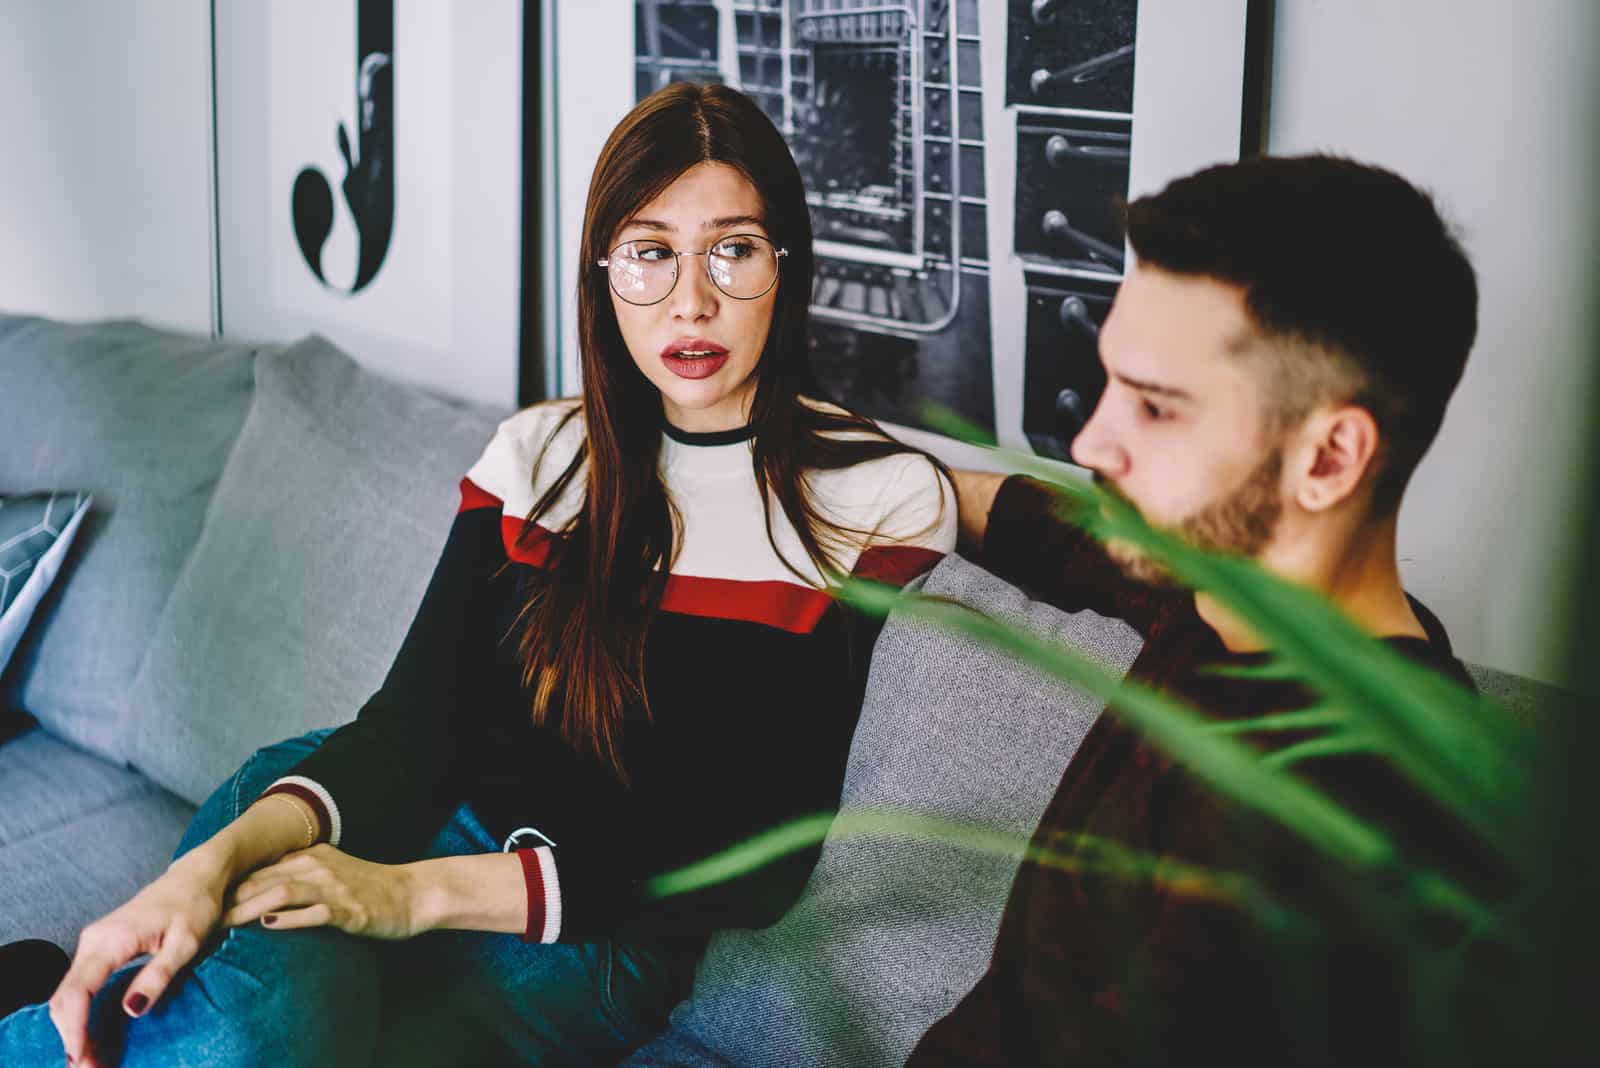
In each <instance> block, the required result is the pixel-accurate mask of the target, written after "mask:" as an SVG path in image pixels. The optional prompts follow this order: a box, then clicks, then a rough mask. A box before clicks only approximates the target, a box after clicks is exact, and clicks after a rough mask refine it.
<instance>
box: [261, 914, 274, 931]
mask: <svg viewBox="0 0 1600 1068" xmlns="http://www.w3.org/2000/svg"><path fill="white" fill-rule="evenodd" d="M261 922H262V923H264V924H266V925H267V926H268V927H271V926H272V925H273V924H275V923H277V922H278V917H276V916H274V915H273V914H272V913H270V912H269V913H267V914H266V915H265V916H263V917H261Z"/></svg>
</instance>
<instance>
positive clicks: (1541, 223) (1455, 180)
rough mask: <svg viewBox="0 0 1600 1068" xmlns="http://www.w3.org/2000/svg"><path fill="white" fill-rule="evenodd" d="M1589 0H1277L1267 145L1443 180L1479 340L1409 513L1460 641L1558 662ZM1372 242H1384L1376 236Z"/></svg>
mask: <svg viewBox="0 0 1600 1068" xmlns="http://www.w3.org/2000/svg"><path fill="white" fill-rule="evenodd" d="M1595 12H1596V5H1595V3H1594V0H1523V2H1521V3H1506V2H1505V0H1405V2H1404V3H1397V2H1395V0H1277V17H1276V27H1275V33H1274V54H1273V59H1272V85H1271V112H1270V116H1269V126H1268V148H1269V150H1270V151H1272V152H1274V153H1294V152H1304V151H1310V150H1313V149H1331V150H1336V151H1339V152H1343V153H1348V154H1350V155H1353V156H1356V157H1358V158H1362V159H1367V160H1371V161H1374V162H1377V163H1381V164H1383V165H1386V166H1389V167H1392V168H1394V169H1395V170H1398V171H1399V172H1400V173H1402V174H1404V175H1406V176H1407V177H1409V178H1411V179H1412V180H1413V181H1415V182H1417V183H1418V184H1420V185H1422V186H1423V187H1425V188H1427V189H1429V190H1431V191H1432V192H1433V193H1434V195H1435V197H1436V199H1437V200H1438V202H1439V204H1440V205H1441V207H1442V209H1443V210H1444V212H1445V214H1446V215H1447V217H1449V218H1450V219H1452V220H1453V221H1454V222H1455V223H1456V224H1457V225H1458V226H1459V227H1460V228H1461V229H1462V231H1463V233H1464V238H1465V244H1466V247H1467V250H1468V253H1469V254H1470V255H1471V257H1472V260H1473V263H1474V265H1475V266H1476V267H1477V271H1478V283H1479V288H1480V293H1481V296H1480V300H1481V311H1480V315H1479V332H1478V344H1477V347H1476V348H1475V349H1474V351H1473V353H1472V356H1471V358H1470V359H1469V360H1468V363H1467V370H1466V374H1465V377H1464V378H1463V380H1462V383H1461V386H1460V388H1459V390H1458V391H1457V393H1456V396H1455V399H1454V401H1453V402H1452V404H1451V408H1450V412H1449V414H1448V416H1447V418H1446V421H1445V425H1444V428H1443V430H1442V432H1441V433H1440V436H1439V438H1438V440H1437V441H1436V442H1435V444H1434V447H1433V450H1432V452H1431V453H1430V454H1429V455H1428V457H1427V458H1426V459H1425V460H1424V461H1423V464H1422V466H1421V468H1419V470H1418V472H1417V476H1416V478H1415V479H1414V480H1413V482H1412V486H1411V489H1410V492H1409V493H1408V495H1407V499H1406V503H1405V506H1404V508H1403V510H1402V512H1401V522H1400V556H1401V560H1402V570H1403V574H1404V576H1405V579H1406V583H1407V586H1408V587H1409V588H1410V589H1411V591H1412V593H1413V594H1415V595H1416V596H1418V597H1420V598H1421V599H1422V600H1423V601H1424V602H1425V603H1427V604H1428V605H1429V606H1430V607H1431V608H1432V609H1433V610H1434V611H1435V612H1437V613H1438V614H1439V616H1440V618H1441V619H1442V620H1443V621H1444V623H1445V625H1446V626H1447V627H1448V628H1449V629H1450V631H1451V634H1452V636H1453V638H1454V640H1455V643H1456V648H1457V653H1458V654H1459V655H1461V656H1463V657H1465V658H1466V659H1469V660H1474V661H1477V662H1479V663H1484V664H1489V665H1492V666H1494V667H1499V668H1502V669H1506V670H1511V671H1516V672H1519V673H1521V674H1526V675H1532V676H1534V677H1537V678H1544V679H1550V678H1554V677H1555V674H1556V671H1557V664H1556V661H1555V657H1556V654H1557V653H1558V650H1557V649H1556V648H1555V647H1554V643H1553V642H1551V641H1549V640H1548V634H1547V631H1546V628H1547V626H1548V624H1549V623H1550V622H1551V620H1550V619H1549V618H1548V617H1549V616H1550V614H1551V611H1552V609H1553V608H1554V606H1557V605H1559V604H1561V603H1562V597H1563V595H1564V591H1563V590H1562V589H1561V582H1562V581H1563V578H1564V576H1563V573H1562V568H1561V567H1560V566H1559V564H1558V561H1559V559H1560V557H1561V552H1560V550H1561V548H1562V535H1563V530H1564V526H1565V524H1566V514H1567V511H1568V509H1569V508H1570V502H1572V501H1574V500H1575V499H1576V498H1577V496H1578V490H1579V487H1578V486H1576V485H1575V484H1574V478H1575V477H1576V476H1575V475H1574V473H1573V472H1572V471H1571V464H1570V463H1569V461H1570V459H1571V458H1572V457H1573V456H1574V455H1575V451H1576V450H1578V449H1580V448H1581V443H1582V442H1583V441H1584V440H1585V438H1584V437H1583V434H1584V433H1585V431H1586V420H1587V419H1588V418H1589V413H1588V412H1587V411H1585V410H1584V404H1585V401H1586V400H1587V399H1588V398H1592V397H1593V396H1594V395H1595V394H1594V391H1593V388H1592V386H1591V383H1592V381H1593V377H1592V376H1593V374H1594V369H1593V368H1591V367H1590V366H1589V363H1590V360H1589V359H1588V356H1589V354H1590V353H1591V352H1592V351H1593V350H1592V348H1590V347H1589V346H1588V344H1587V340H1586V339H1587V328H1588V325H1589V318H1590V315H1589V308H1588V301H1589V296H1590V291H1589V290H1588V289H1587V286H1588V283H1589V281H1590V280H1591V277H1592V276H1591V274H1590V270H1591V265H1592V263H1593V262H1594V256H1595V252H1596V250H1595V248H1594V246H1593V241H1592V238H1593V235H1594V233H1595V232H1596V223H1597V221H1600V220H1597V218H1596V214H1595V205H1596V200H1597V197H1596V192H1595V189H1596V186H1595V181H1594V174H1593V173H1592V171H1591V169H1590V168H1591V166H1592V164H1593V161H1594V158H1595V154H1594V152H1593V145H1594V140H1593V127H1592V126H1591V122H1592V120H1593V118H1594V115H1595V112H1594V111H1593V110H1592V101H1593V99H1594V92H1595V90H1596V89H1597V88H1600V83H1597V82H1596V80H1595V79H1594V77H1593V75H1592V74H1591V70H1592V68H1593V67H1594V61H1593V51H1594V45H1595V42H1596V41H1597V40H1600V19H1597V18H1596V15H1595ZM1381 251H1382V250H1380V249H1374V250H1373V252H1374V255H1380V254H1381Z"/></svg>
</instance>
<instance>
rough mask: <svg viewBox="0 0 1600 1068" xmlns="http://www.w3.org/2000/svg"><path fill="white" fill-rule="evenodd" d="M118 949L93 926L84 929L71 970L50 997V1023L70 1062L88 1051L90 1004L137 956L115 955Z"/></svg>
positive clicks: (130, 954)
mask: <svg viewBox="0 0 1600 1068" xmlns="http://www.w3.org/2000/svg"><path fill="white" fill-rule="evenodd" d="M118 948H120V947H116V946H114V945H112V944H111V943H109V942H108V941H107V940H106V939H105V938H104V937H102V936H100V935H98V934H97V932H96V929H95V927H94V926H93V925H91V926H89V927H87V928H85V929H84V932H83V935H82V937H81V938H80V939H79V940H78V953H77V955H76V956H75V957H73V959H72V967H70V968H68V969H67V974H66V975H65V976H64V977H63V978H62V980H61V985H60V986H58V987H56V992H55V993H54V994H52V995H50V1002H49V1004H50V1022H51V1023H53V1024H55V1027H56V1032H57V1033H58V1034H59V1035H60V1036H61V1045H62V1046H64V1047H65V1048H66V1052H67V1057H68V1059H69V1060H73V1061H83V1060H84V1059H85V1056H86V1054H87V1053H88V1052H89V1049H88V1047H89V1004H90V1002H91V1001H92V1000H93V999H94V995H95V993H96V992H97V991H98V990H99V989H100V988H101V987H102V986H105V983H106V980H107V979H109V978H110V977H111V973H112V972H114V971H116V970H117V969H118V968H119V967H121V966H122V965H123V964H125V963H126V962H127V961H128V960H130V959H132V958H133V957H134V956H135V955H136V954H135V953H127V954H121V953H119V952H116V950H117V949H118Z"/></svg>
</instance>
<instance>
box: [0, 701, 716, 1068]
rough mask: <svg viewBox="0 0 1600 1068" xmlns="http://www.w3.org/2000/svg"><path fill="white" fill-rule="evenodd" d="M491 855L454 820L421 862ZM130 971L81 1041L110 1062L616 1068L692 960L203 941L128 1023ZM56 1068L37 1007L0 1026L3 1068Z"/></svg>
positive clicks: (233, 809) (429, 943)
mask: <svg viewBox="0 0 1600 1068" xmlns="http://www.w3.org/2000/svg"><path fill="white" fill-rule="evenodd" d="M328 733H329V732H328V731H318V732H314V733H312V734H308V735H305V736H304V737H301V738H295V739H291V740H289V741H286V742H281V743H279V744H277V745H274V746H270V747H268V748H266V749H262V750H260V751H259V752H257V753H256V754H255V755H254V756H252V757H251V758H250V759H249V760H247V761H246V762H245V764H244V766H243V767H242V768H240V769H239V771H238V772H237V773H235V774H234V776H233V777H232V778H231V779H229V780H228V781H227V782H224V783H223V784H222V785H221V786H220V787H218V788H217V790H216V792H215V793H213V794H212V795H211V797H210V798H208V799H207V800H206V803H205V804H204V805H203V806H201V808H200V811H199V812H197V813H196V814H195V818H194V820H193V821H192V822H191V823H190V825H189V829H188V831H187V832H186V833H185V835H184V838H183V842H182V843H181V844H180V845H179V846H178V855H179V856H181V855H183V853H185V852H187V851H188V850H190V849H193V848H194V847H195V846H197V845H199V844H200V843H202V842H204V841H205V840H206V839H208V838H210V837H211V836H212V835H214V834H216V833H217V831H219V830H221V829H222V828H223V827H224V826H226V825H227V824H228V823H230V822H232V821H233V820H234V819H236V818H238V816H239V813H240V812H242V811H243V810H244V809H245V808H247V807H248V806H249V805H250V803H251V802H252V801H253V800H255V798H256V797H257V796H258V795H259V794H260V792H261V791H262V790H264V789H265V788H266V787H267V786H268V785H269V784H270V783H272V782H273V781H274V780H275V779H277V778H279V777H280V776H282V775H284V774H286V773H287V772H288V771H289V770H290V769H291V768H292V767H294V765H295V764H297V763H298V762H299V761H300V760H301V758H303V757H304V756H305V755H306V754H307V753H309V752H310V751H311V750H313V749H315V748H316V746H317V745H318V744H319V743H320V742H321V741H322V739H323V738H324V737H326V736H327V734H328ZM497 849H498V845H497V843H496V842H495V841H494V840H493V839H491V838H490V837H489V833H488V832H487V831H486V830H484V828H483V826H482V825H481V824H480V823H479V822H478V820H477V817H476V816H475V815H474V814H473V812H472V810H471V809H470V808H469V807H468V806H466V805H463V806H461V808H459V809H458V810H457V811H456V813H455V815H454V816H453V817H452V818H451V820H450V822H449V823H448V824H447V825H446V826H445V827H444V829H443V830H441V831H440V832H439V834H438V836H437V837H436V838H435V839H434V841H433V843H432V844H431V845H430V847H429V848H428V850H427V852H426V854H425V855H426V856H428V857H440V856H459V855H464V854H473V853H485V852H494V851H496V850H497ZM140 963H142V962H135V963H133V964H129V965H128V966H126V967H124V968H122V969H121V970H120V971H118V972H116V973H115V974H114V975H113V976H112V977H111V979H110V980H109V981H108V982H107V984H106V986H105V988H104V989H103V990H102V991H101V992H100V993H99V994H98V995H97V996H96V997H95V999H94V1004H93V1007H92V1009H91V1013H90V1034H91V1039H92V1041H94V1043H95V1047H96V1049H97V1050H99V1051H101V1053H102V1056H104V1057H105V1058H106V1059H107V1060H108V1061H110V1062H111V1063H121V1064H123V1065H127V1066H134V1065H146V1064H151V1065H154V1064H159V1065H206V1066H221V1065H251V1066H254V1065H273V1066H284V1068H292V1066H296V1065H323V1066H334V1065H363V1066H364V1065H368V1064H373V1065H406V1064H417V1065H448V1064H508V1063H510V1064H517V1063H522V1064H540V1065H544V1064H585V1065H587V1064H596V1063H607V1062H615V1061H618V1060H620V1059H622V1057H623V1056H625V1055H626V1054H627V1052H628V1051H629V1050H631V1049H633V1048H634V1047H635V1046H637V1045H639V1044H641V1043H642V1042H643V1041H644V1040H645V1039H647V1038H649V1037H650V1036H651V1035H653V1034H654V1033H655V1032H656V1031H658V1030H660V1029H661V1028H662V1027H663V1026H665V1023H666V1016H667V1012H668V1010H669V1009H670V1008H671V1007H672V1005H673V1003H674V1002H676V1001H677V1000H678V998H680V997H682V996H683V994H684V993H685V988H686V986H687V982H688V972H689V970H690V968H692V964H693V960H692V958H691V957H689V956H686V955H685V952H684V951H683V950H681V949H678V950H674V949H670V948H668V947H665V946H656V945H652V944H646V943H638V942H628V943H624V942H616V941H603V942H591V943H585V944H571V945H568V944H556V945H526V944H524V943H523V942H522V941H521V939H519V938H518V937H517V936H516V935H506V934H490V933H486V932H480V931H432V932H429V933H427V934H424V935H421V936H419V937H417V938H412V939H408V940H405V941H400V942H385V941H379V940H377V939H370V938H361V937H357V936H354V935H348V934H345V933H344V932H343V931H340V930H338V929H336V928H331V927H329V928H313V929H309V930H299V931H269V930H266V929H265V928H263V927H261V926H260V925H259V924H247V925H245V926H243V927H235V928H231V929H229V930H227V931H225V932H221V933H219V934H217V935H215V936H214V937H213V938H212V939H211V940H210V942H208V944H207V945H206V946H205V947H204V948H203V949H202V951H201V954H200V955H199V956H198V957H197V958H196V960H195V962H194V963H193V964H192V965H191V966H190V967H189V968H186V969H184V970H183V971H182V972H180V973H179V975H178V977H177V978H176V979H175V980H174V981H173V983H172V985H171V986H170V987H169V988H168V990H167V993H166V995H165V996H163V997H162V998H161V999H160V1000H159V1001H158V1002H157V1003H156V1004H155V1005H154V1006H152V1007H151V1009H150V1010H149V1011H148V1012H147V1013H146V1014H145V1015H144V1016H142V1017H140V1018H139V1019H137V1020H129V1019H128V1018H127V1016H126V1015H125V1014H124V1013H123V1011H122V1008H121V1000H122V995H123V992H124V991H125V990H126V989H127V986H128V984H129V983H130V982H131V981H132V979H133V976H134V974H135V973H136V972H137V971H138V968H139V966H140ZM119 1055H120V1057H121V1060H120V1062H119V1061H118V1060H117V1057H118V1056H119ZM63 1063H65V1053H64V1051H63V1049H62V1046H61V1040H60V1037H59V1036H58V1035H57V1034H56V1030H55V1027H54V1025H52V1024H51V1022H50V1017H49V1013H48V1010H47V1008H46V1006H44V1005H34V1006H30V1007H28V1008H25V1009H21V1010H19V1011H17V1012H15V1013H13V1014H12V1015H11V1016H9V1017H7V1018H6V1019H4V1020H0V1065H19V1066H21V1065H35V1064H40V1065H45V1064H48V1065H58V1064H63Z"/></svg>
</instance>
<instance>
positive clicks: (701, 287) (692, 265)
mask: <svg viewBox="0 0 1600 1068" xmlns="http://www.w3.org/2000/svg"><path fill="white" fill-rule="evenodd" d="M704 261H705V257H704V255H684V256H680V257H679V258H678V284H677V285H676V286H674V287H673V290H672V298H671V299H672V317H673V318H674V319H681V320H684V321H686V322H698V321H699V320H701V319H707V318H710V317H711V315H712V314H713V313H714V312H716V310H717V297H718V296H719V294H718V293H717V289H716V287H715V286H713V285H712V284H711V276H710V275H709V274H707V273H706V265H705V262H704Z"/></svg>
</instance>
